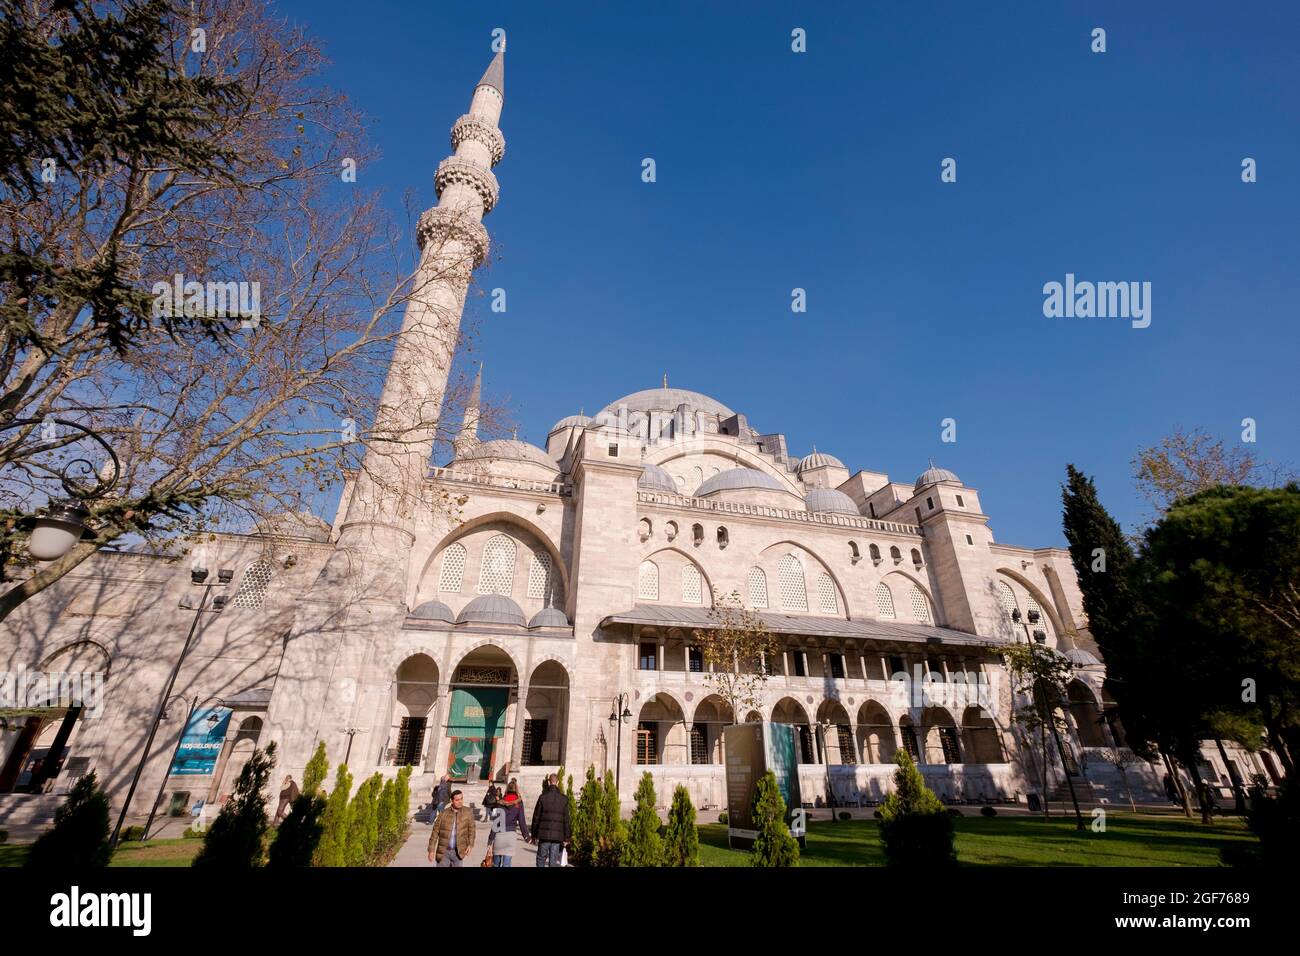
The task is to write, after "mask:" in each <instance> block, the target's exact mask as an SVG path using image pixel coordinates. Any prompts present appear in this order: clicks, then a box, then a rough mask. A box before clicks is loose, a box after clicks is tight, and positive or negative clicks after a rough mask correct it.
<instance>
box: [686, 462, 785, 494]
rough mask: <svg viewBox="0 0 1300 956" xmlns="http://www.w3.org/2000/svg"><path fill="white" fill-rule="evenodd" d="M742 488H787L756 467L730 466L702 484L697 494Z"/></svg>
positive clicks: (771, 489) (765, 489)
mask: <svg viewBox="0 0 1300 956" xmlns="http://www.w3.org/2000/svg"><path fill="white" fill-rule="evenodd" d="M741 488H761V489H763V490H764V491H785V490H786V489H785V487H784V486H783V485H782V484H781V482H779V481H777V480H776V479H775V478H773V477H772V476H771V475H769V474H766V473H764V472H761V471H759V470H758V469H756V468H730V469H728V470H727V471H724V472H720V473H718V474H716V475H714V476H713V477H712V478H710V479H709V480H708V481H706V482H705V483H704V484H702V485H700V487H699V488H698V489H697V490H696V492H695V495H696V497H699V498H703V497H705V496H706V495H711V494H713V493H714V492H715V491H735V490H738V489H741Z"/></svg>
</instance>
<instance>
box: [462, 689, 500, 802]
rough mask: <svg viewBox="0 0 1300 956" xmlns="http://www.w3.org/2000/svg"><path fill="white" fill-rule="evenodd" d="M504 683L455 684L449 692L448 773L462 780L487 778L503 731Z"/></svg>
mask: <svg viewBox="0 0 1300 956" xmlns="http://www.w3.org/2000/svg"><path fill="white" fill-rule="evenodd" d="M509 699H510V690H509V688H507V687H456V688H453V689H452V692H451V713H450V714H449V716H448V719H447V736H448V737H450V738H451V759H450V761H449V763H448V765H447V774H448V776H450V777H451V778H452V779H454V780H465V779H468V778H469V776H470V775H471V774H473V776H474V779H476V780H485V779H487V777H488V775H489V772H490V770H491V767H492V765H493V760H494V755H495V751H496V749H497V745H498V743H499V741H500V739H501V737H502V736H503V735H504V734H505V723H506V705H507V703H508V702H509Z"/></svg>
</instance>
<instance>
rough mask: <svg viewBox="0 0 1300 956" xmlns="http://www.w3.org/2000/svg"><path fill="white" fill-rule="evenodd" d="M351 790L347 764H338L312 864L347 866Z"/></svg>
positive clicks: (350, 775) (350, 776)
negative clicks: (349, 797) (349, 796)
mask: <svg viewBox="0 0 1300 956" xmlns="http://www.w3.org/2000/svg"><path fill="white" fill-rule="evenodd" d="M351 792H352V774H350V773H348V765H347V764H345V763H341V764H339V768H338V771H337V772H336V773H335V775H334V790H333V792H332V793H330V795H329V799H328V800H327V801H326V802H325V815H324V817H323V818H322V820H321V824H322V826H323V828H324V829H323V830H322V832H321V836H320V842H319V843H317V845H316V852H315V853H314V854H313V855H312V861H311V865H312V866H347V856H346V853H347V845H348V795H349V794H350V793H351Z"/></svg>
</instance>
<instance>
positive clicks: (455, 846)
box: [429, 790, 474, 866]
mask: <svg viewBox="0 0 1300 956" xmlns="http://www.w3.org/2000/svg"><path fill="white" fill-rule="evenodd" d="M473 849H474V813H473V811H471V810H470V808H469V807H467V806H465V796H464V794H462V793H461V792H460V791H459V790H453V791H452V792H451V803H450V804H449V805H448V807H447V809H446V810H443V811H442V813H440V814H438V818H437V819H436V820H434V821H433V832H432V833H430V834H429V862H430V863H436V864H437V865H438V866H462V865H463V864H464V860H465V857H467V856H469V854H470V851H471V850H473Z"/></svg>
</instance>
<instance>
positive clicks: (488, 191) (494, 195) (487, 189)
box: [433, 156, 501, 214]
mask: <svg viewBox="0 0 1300 956" xmlns="http://www.w3.org/2000/svg"><path fill="white" fill-rule="evenodd" d="M433 185H434V188H435V189H436V190H437V191H438V198H439V199H441V198H442V193H443V190H445V189H446V188H447V187H448V186H468V187H469V188H470V189H473V190H474V191H475V192H476V193H478V195H479V198H480V199H481V200H482V201H483V212H484V214H487V213H489V212H491V211H492V207H494V206H495V205H496V204H497V199H499V198H500V196H501V186H500V184H499V183H498V182H497V178H496V176H494V175H492V170H490V169H484V168H483V167H482V166H480V165H479V164H478V163H471V162H469V161H468V160H464V159H461V158H459V157H457V156H449V157H447V158H446V159H444V160H443V161H442V162H440V163H439V164H438V171H437V172H436V173H434V176H433Z"/></svg>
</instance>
